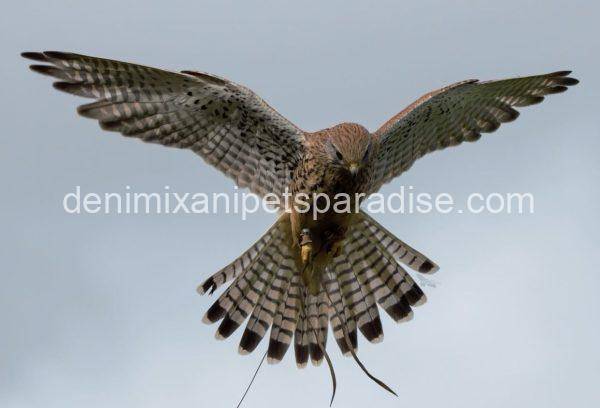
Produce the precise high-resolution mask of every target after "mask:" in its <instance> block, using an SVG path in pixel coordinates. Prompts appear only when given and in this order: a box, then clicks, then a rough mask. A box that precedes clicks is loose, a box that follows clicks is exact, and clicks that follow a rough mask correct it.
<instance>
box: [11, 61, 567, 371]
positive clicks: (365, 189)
mask: <svg viewBox="0 0 600 408" xmlns="http://www.w3.org/2000/svg"><path fill="white" fill-rule="evenodd" d="M22 56H23V57H25V58H28V59H31V60H34V61H37V62H38V64H36V65H31V67H30V68H31V69H32V70H33V71H35V72H38V73H41V74H45V75H49V76H52V77H55V78H57V79H58V80H59V81H58V82H55V83H54V87H55V88H56V89H58V90H61V91H65V92H68V93H71V94H75V95H78V96H82V97H86V98H91V99H94V101H93V102H91V103H88V104H85V105H82V106H80V107H79V108H78V112H79V114H81V115H82V116H85V117H88V118H92V119H96V120H98V121H99V123H100V126H101V127H102V128H103V129H105V130H111V131H116V132H120V133H122V134H123V135H124V136H130V137H136V138H139V139H141V140H143V141H145V142H152V143H158V144H162V145H165V146H172V147H178V148H186V149H190V150H192V151H193V152H195V153H197V154H198V155H200V156H201V157H202V158H203V159H204V160H205V161H206V162H207V163H209V164H211V165H213V166H215V167H216V168H217V169H219V170H221V171H222V172H223V173H224V174H225V175H226V176H228V177H230V178H232V179H233V180H234V181H235V183H236V184H237V185H238V186H240V187H247V188H248V189H250V190H251V191H252V192H254V193H256V194H258V195H260V196H265V195H266V194H269V193H271V194H275V195H276V196H282V195H283V194H284V193H285V192H286V191H289V192H291V194H292V195H294V196H298V195H299V194H300V193H306V194H308V195H309V196H311V195H312V196H314V194H315V193H323V194H325V195H326V196H327V197H330V196H334V195H335V194H336V193H340V192H344V193H347V194H356V193H364V195H368V194H371V193H374V192H376V191H377V190H378V189H379V188H380V187H381V186H382V185H383V184H384V183H387V182H389V181H391V180H392V179H394V178H395V177H397V176H399V175H401V174H402V173H403V172H405V171H406V170H408V169H409V168H410V167H411V166H412V164H413V163H414V162H415V161H416V160H417V159H418V158H420V157H422V156H424V155H425V154H427V153H429V152H433V151H435V150H440V149H443V148H446V147H449V146H455V145H458V144H460V143H462V142H464V141H466V142H473V141H476V140H478V139H479V138H480V137H481V133H488V132H493V131H495V130H496V129H498V127H499V126H500V124H502V123H504V122H510V121H512V120H514V119H516V118H517V116H518V115H519V113H518V112H517V111H516V110H515V107H521V106H527V105H532V104H536V103H539V102H541V101H542V100H543V99H544V96H545V95H549V94H554V93H560V92H563V91H565V90H567V87H568V86H571V85H575V84H577V83H578V81H577V80H576V79H574V78H571V77H569V76H568V75H569V74H570V71H559V72H553V73H550V74H544V75H535V76H529V77H522V78H513V79H505V80H497V81H486V82H480V81H478V80H474V79H471V80H466V81H462V82H457V83H455V84H452V85H450V86H447V87H444V88H441V89H438V90H436V91H433V92H430V93H428V94H426V95H424V96H422V97H421V98H419V99H418V100H416V101H415V102H414V103H412V104H411V105H410V106H408V107H407V108H406V109H404V110H403V111H401V112H400V113H398V114H397V115H395V116H394V117H392V118H391V119H390V120H388V121H387V122H386V123H384V124H383V125H382V126H381V127H380V128H379V129H378V130H377V131H375V132H374V133H371V132H369V131H368V130H367V129H365V128H364V127H363V126H361V125H358V124H354V123H342V124H339V125H336V126H333V127H331V128H328V129H323V130H320V131H318V132H312V133H311V132H306V131H303V130H301V129H300V128H298V127H297V126H295V125H294V124H292V123H291V122H290V121H288V120H287V119H286V118H284V117H283V116H281V115H280V114H279V113H278V112H277V111H276V110H274V109H273V108H271V107H270V106H269V105H268V104H267V103H266V102H265V101H263V100H262V99H261V98H260V97H259V96H258V95H256V94H255V93H254V92H252V91H251V90H249V89H248V88H245V87H243V86H241V85H238V84H236V83H234V82H231V81H229V80H227V79H223V78H220V77H217V76H214V75H210V74H206V73H202V72H196V71H182V72H170V71H165V70H162V69H157V68H151V67H147V66H142V65H137V64H132V63H127V62H120V61H113V60H109V59H102V58H96V57H90V56H85V55H79V54H73V53H65V52H56V51H46V52H41V53H39V52H25V53H23V54H22ZM356 200H358V201H360V198H357V199H356ZM309 204H310V205H316V203H315V202H309ZM405 267H408V268H411V269H413V270H414V271H417V272H420V273H424V274H429V273H433V272H435V271H437V270H438V266H437V265H436V264H435V263H434V262H433V261H432V260H430V259H429V258H427V257H426V256H424V255H423V254H421V253H420V252H418V251H417V250H415V249H413V248H412V247H410V246H409V245H407V244H406V243H404V242H403V241H401V240H400V239H398V238H397V237H395V236H394V235H393V234H392V233H391V232H390V231H388V230H387V229H385V228H384V227H383V226H381V225H380V224H379V223H377V222H376V221H375V220H374V219H373V218H371V217H370V216H369V215H368V214H366V213H365V212H363V211H358V212H351V213H342V214H339V213H335V212H334V211H328V212H325V213H323V214H319V216H318V217H312V216H311V214H310V213H303V212H300V211H297V210H295V209H293V208H292V209H291V210H290V211H282V214H281V215H280V216H279V218H278V219H277V221H276V222H275V224H274V225H273V226H272V227H271V228H269V229H268V231H267V232H266V233H265V234H264V235H262V237H260V239H259V240H258V241H257V242H256V243H255V244H254V245H252V246H251V247H250V248H249V249H248V250H247V251H246V252H244V253H243V254H242V255H240V256H239V257H238V258H237V259H236V260H234V261H233V262H232V263H230V264H229V265H227V266H225V267H224V268H223V269H221V270H220V271H218V272H217V273H216V274H214V275H213V276H211V277H210V278H208V279H207V280H206V281H205V282H204V283H202V284H201V285H200V286H199V288H198V291H199V292H200V293H201V294H204V293H207V292H208V293H211V294H212V293H213V292H214V291H215V290H216V289H217V288H219V287H220V286H222V285H224V284H226V283H228V282H231V281H232V283H231V284H230V285H229V287H228V288H227V289H226V290H225V291H224V292H223V293H222V294H221V295H220V296H219V298H218V299H217V300H216V302H215V303H214V304H213V305H212V306H211V307H210V308H209V309H208V311H207V312H206V314H205V315H204V318H203V321H205V322H207V323H216V322H218V321H221V323H220V325H219V327H218V329H217V333H216V337H217V338H219V339H224V338H227V337H229V336H230V335H231V334H232V333H233V332H234V331H235V330H236V329H237V328H238V327H239V326H240V325H242V324H243V323H244V321H245V320H246V319H248V323H247V324H246V328H245V331H244V333H243V335H242V338H241V341H240V345H239V351H240V353H242V354H246V353H250V352H252V351H253V350H254V349H255V348H256V347H257V345H258V344H259V342H260V341H261V339H262V338H263V337H265V335H266V333H267V331H268V330H269V329H270V335H269V337H270V339H269V345H268V351H267V356H268V361H269V362H271V363H275V362H278V361H280V360H281V359H282V358H283V357H284V355H285V354H286V351H287V350H288V348H289V346H290V345H291V343H292V341H293V342H294V350H295V357H296V363H297V365H298V367H304V366H305V365H306V364H307V362H308V359H309V357H310V358H311V360H312V362H313V363H314V364H319V363H320V362H321V361H322V360H323V357H324V353H325V345H326V342H327V333H328V325H329V321H331V325H332V328H333V334H334V337H335V340H336V341H337V343H338V345H339V347H340V349H341V351H342V352H343V353H344V354H353V353H354V351H355V350H356V348H357V331H360V332H361V333H362V334H363V335H364V337H366V338H367V340H369V341H371V342H379V341H381V340H382V339H383V330H382V325H381V321H380V318H379V309H378V305H379V306H380V307H381V308H382V309H383V310H385V311H386V312H387V313H388V314H389V315H390V316H391V318H392V319H393V320H395V321H396V322H402V321H406V320H409V319H411V318H412V315H413V312H412V308H413V307H414V306H418V305H421V304H422V303H423V302H424V301H425V299H426V298H425V294H424V293H423V291H422V290H421V289H420V288H419V286H418V285H417V284H416V283H415V281H414V280H413V278H412V277H411V275H410V274H409V273H407V271H406V269H405Z"/></svg>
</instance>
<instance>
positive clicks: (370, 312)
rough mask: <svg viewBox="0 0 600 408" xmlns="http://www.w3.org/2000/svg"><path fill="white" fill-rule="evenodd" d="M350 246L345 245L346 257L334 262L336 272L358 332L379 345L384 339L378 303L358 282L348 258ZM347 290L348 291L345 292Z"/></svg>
mask: <svg viewBox="0 0 600 408" xmlns="http://www.w3.org/2000/svg"><path fill="white" fill-rule="evenodd" d="M349 248H350V246H348V245H344V256H343V257H340V258H337V259H336V260H335V261H334V262H335V264H334V268H335V269H334V271H335V273H336V274H337V275H338V276H339V278H340V285H341V286H342V291H343V293H345V296H347V301H348V306H349V308H350V311H351V313H352V315H353V316H354V320H356V324H357V326H358V330H359V331H360V332H361V333H362V334H363V336H365V337H366V338H367V340H369V341H370V342H373V343H377V342H378V341H381V339H382V338H383V328H382V326H381V320H380V319H379V312H378V311H377V303H376V302H375V298H374V296H373V294H372V293H371V292H370V291H368V290H367V288H365V287H363V285H362V284H361V283H360V281H359V280H358V278H357V276H356V273H355V270H354V268H355V267H354V265H352V264H351V263H350V262H349V260H348V258H349V256H350V250H349ZM344 288H347V290H344Z"/></svg>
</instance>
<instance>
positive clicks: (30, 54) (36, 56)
mask: <svg viewBox="0 0 600 408" xmlns="http://www.w3.org/2000/svg"><path fill="white" fill-rule="evenodd" d="M21 57H23V58H27V59H30V60H34V61H47V60H48V58H46V56H45V55H44V54H43V53H41V52H36V51H23V52H22V53H21Z"/></svg>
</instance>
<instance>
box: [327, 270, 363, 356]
mask: <svg viewBox="0 0 600 408" xmlns="http://www.w3.org/2000/svg"><path fill="white" fill-rule="evenodd" d="M324 285H325V287H326V289H327V293H328V295H329V299H331V302H332V304H331V327H332V329H333V336H334V338H335V341H336V342H337V344H338V346H339V347H340V350H341V351H342V354H344V355H349V354H350V348H352V350H353V351H356V350H357V346H358V341H357V340H358V339H357V335H356V321H355V320H354V315H353V314H352V313H351V311H350V308H349V307H348V301H347V300H346V299H347V295H346V294H343V293H342V289H341V288H340V283H339V281H338V278H337V276H336V275H335V274H332V273H327V275H326V276H325V281H324ZM342 323H343V324H344V325H345V326H346V330H347V332H348V336H349V338H350V345H348V343H347V341H346V339H345V336H344V329H343V328H342Z"/></svg>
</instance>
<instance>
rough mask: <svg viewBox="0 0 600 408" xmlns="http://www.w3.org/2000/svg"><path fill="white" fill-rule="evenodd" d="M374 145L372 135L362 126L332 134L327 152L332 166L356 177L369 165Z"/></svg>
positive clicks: (326, 145) (326, 147)
mask: <svg viewBox="0 0 600 408" xmlns="http://www.w3.org/2000/svg"><path fill="white" fill-rule="evenodd" d="M372 145H373V141H372V136H371V134H370V133H369V132H368V131H367V130H366V129H365V128H363V127H362V126H361V127H356V128H355V129H352V130H351V131H347V132H332V133H331V134H330V136H329V138H328V140H327V143H326V144H325V150H326V153H327V155H328V158H329V159H330V163H331V165H332V166H334V167H336V168H337V169H339V170H343V171H344V172H346V173H349V174H350V175H351V176H356V175H357V174H359V173H360V171H361V170H363V169H364V168H366V167H367V165H368V164H369V161H370V160H371V152H372V150H373V146H372Z"/></svg>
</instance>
